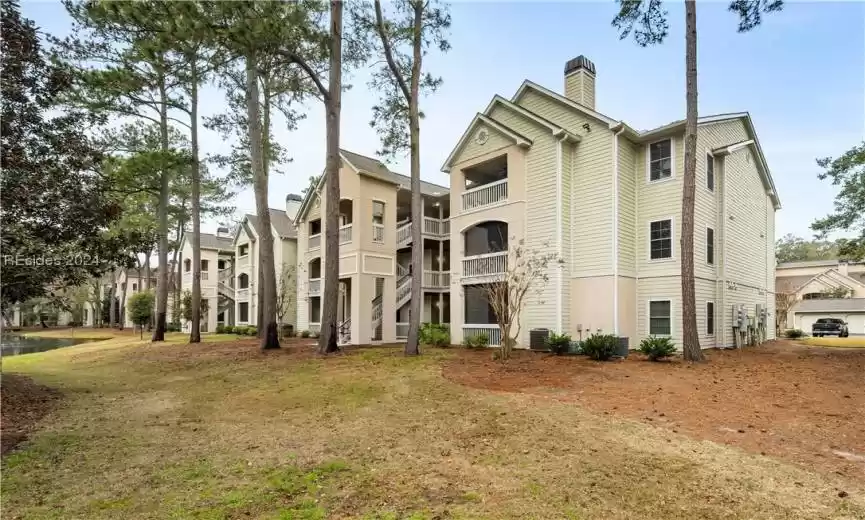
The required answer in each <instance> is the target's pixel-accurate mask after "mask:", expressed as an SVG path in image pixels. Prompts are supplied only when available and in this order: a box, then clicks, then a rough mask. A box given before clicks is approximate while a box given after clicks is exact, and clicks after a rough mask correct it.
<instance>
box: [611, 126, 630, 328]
mask: <svg viewBox="0 0 865 520" xmlns="http://www.w3.org/2000/svg"><path fill="white" fill-rule="evenodd" d="M626 128H627V127H626V126H625V124H624V123H623V122H621V121H620V122H619V123H617V124H616V125H613V126H611V127H610V130H612V131H613V253H612V254H613V334H615V335H617V336H618V335H619V136H620V135H621V134H622V133H623V132H624V131H625V129H626Z"/></svg>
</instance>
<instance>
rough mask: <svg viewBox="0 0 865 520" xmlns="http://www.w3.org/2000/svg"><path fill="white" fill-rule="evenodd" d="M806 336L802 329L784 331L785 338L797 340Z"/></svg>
mask: <svg viewBox="0 0 865 520" xmlns="http://www.w3.org/2000/svg"><path fill="white" fill-rule="evenodd" d="M804 335H805V333H804V332H803V331H802V329H787V330H785V331H784V337H785V338H790V339H796V338H801V337H802V336H804Z"/></svg>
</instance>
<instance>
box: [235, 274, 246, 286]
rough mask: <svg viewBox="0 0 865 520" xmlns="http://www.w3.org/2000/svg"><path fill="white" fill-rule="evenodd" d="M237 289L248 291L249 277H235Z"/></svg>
mask: <svg viewBox="0 0 865 520" xmlns="http://www.w3.org/2000/svg"><path fill="white" fill-rule="evenodd" d="M237 288H238V289H249V275H247V274H246V273H241V274H240V276H238V277H237Z"/></svg>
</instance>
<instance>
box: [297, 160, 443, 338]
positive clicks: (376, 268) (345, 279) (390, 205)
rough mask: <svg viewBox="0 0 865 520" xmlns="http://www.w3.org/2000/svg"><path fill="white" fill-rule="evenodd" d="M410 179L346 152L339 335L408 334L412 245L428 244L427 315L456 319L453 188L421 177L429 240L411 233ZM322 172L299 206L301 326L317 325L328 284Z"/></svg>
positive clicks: (342, 163)
mask: <svg viewBox="0 0 865 520" xmlns="http://www.w3.org/2000/svg"><path fill="white" fill-rule="evenodd" d="M410 181H411V179H410V178H409V177H407V176H405V175H401V174H399V173H395V172H393V171H391V170H390V169H389V168H388V167H387V166H386V165H385V164H384V163H382V162H381V161H379V160H377V159H375V158H372V157H367V156H363V155H360V154H356V153H353V152H350V151H347V150H341V151H340V170H339V182H340V201H339V214H340V228H339V303H338V307H337V315H338V322H339V329H340V330H339V341H340V342H341V343H343V344H368V343H374V342H391V341H396V340H397V339H398V338H404V337H405V336H406V335H407V334H408V321H409V310H408V304H409V302H410V300H411V296H412V288H411V277H410V273H411V260H410V259H411V251H412V248H414V247H422V248H423V256H424V273H423V316H421V320H422V321H428V322H434V323H449V322H450V305H451V297H450V294H449V293H450V256H451V250H450V238H451V234H450V222H449V218H450V204H451V198H450V195H449V192H448V189H447V188H445V187H444V186H438V185H435V184H431V183H428V182H422V183H421V193H422V196H423V216H422V218H423V226H422V229H423V239H422V242H423V243H422V244H414V243H413V242H412V237H411V189H410ZM325 187H326V182H325V179H324V176H322V177H320V178H319V180H318V181H317V182H316V183H315V184H314V185H312V186H310V189H309V190H308V191H307V193H306V196H305V198H304V199H303V201H302V203H301V206H300V209H299V211H298V213H297V219H296V228H297V241H298V248H299V251H300V254H299V256H298V285H297V290H298V294H297V303H298V312H297V320H298V329H300V330H311V331H319V330H320V327H321V312H322V307H321V306H322V303H321V296H322V292H323V290H324V279H323V273H324V264H323V259H324V253H325V244H324V240H323V235H324V233H325V231H326V226H325V224H324V215H325V211H326V201H325V200H324V197H323V193H324V189H325Z"/></svg>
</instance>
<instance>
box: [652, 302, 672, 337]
mask: <svg viewBox="0 0 865 520" xmlns="http://www.w3.org/2000/svg"><path fill="white" fill-rule="evenodd" d="M671 308H672V303H670V300H657V301H651V302H649V335H651V336H669V335H670V333H671V329H672V321H673V319H672V312H671Z"/></svg>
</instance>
